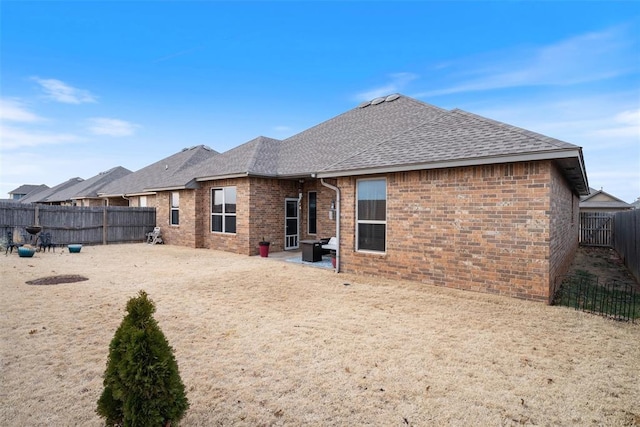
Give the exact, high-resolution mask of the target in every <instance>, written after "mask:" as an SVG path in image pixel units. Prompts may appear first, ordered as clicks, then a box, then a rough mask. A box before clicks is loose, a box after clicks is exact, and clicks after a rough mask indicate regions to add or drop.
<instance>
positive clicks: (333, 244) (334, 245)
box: [322, 237, 338, 251]
mask: <svg viewBox="0 0 640 427" xmlns="http://www.w3.org/2000/svg"><path fill="white" fill-rule="evenodd" d="M322 249H328V250H330V251H336V250H338V239H336V238H335V237H332V238H330V239H329V241H328V242H327V244H326V245H322Z"/></svg>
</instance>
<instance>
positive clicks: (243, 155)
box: [188, 136, 281, 178]
mask: <svg viewBox="0 0 640 427" xmlns="http://www.w3.org/2000/svg"><path fill="white" fill-rule="evenodd" d="M280 144H281V141H280V140H277V139H273V138H267V137H265V136H259V137H257V138H255V139H252V140H251V141H248V142H245V143H244V144H242V145H239V146H238V147H235V148H232V149H231V150H229V151H225V152H224V153H222V154H220V155H218V156H215V157H212V158H210V159H208V160H207V161H205V162H202V163H200V164H198V165H197V166H195V167H194V168H191V169H190V170H189V171H188V173H190V174H192V176H195V177H197V178H206V177H212V176H216V177H220V176H229V175H257V176H275V174H276V171H277V167H278V158H279V153H280Z"/></svg>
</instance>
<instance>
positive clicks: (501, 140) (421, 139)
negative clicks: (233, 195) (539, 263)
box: [189, 94, 588, 194]
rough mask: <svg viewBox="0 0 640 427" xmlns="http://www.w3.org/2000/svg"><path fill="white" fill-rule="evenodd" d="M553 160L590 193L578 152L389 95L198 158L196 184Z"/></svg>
mask: <svg viewBox="0 0 640 427" xmlns="http://www.w3.org/2000/svg"><path fill="white" fill-rule="evenodd" d="M543 159H551V160H555V161H556V162H557V163H558V164H559V166H560V167H561V169H562V171H563V173H564V174H565V176H566V177H567V178H568V179H569V181H570V182H571V184H572V187H573V188H574V190H575V191H576V192H577V193H578V194H587V192H588V182H587V176H586V169H585V165H584V159H583V156H582V149H581V148H580V147H578V146H576V145H573V144H569V143H567V142H563V141H560V140H557V139H554V138H550V137H547V136H544V135H541V134H538V133H535V132H531V131H528V130H525V129H521V128H518V127H515V126H511V125H508V124H505V123H500V122H497V121H494V120H491V119H487V118H485V117H481V116H478V115H476V114H472V113H468V112H465V111H462V110H459V109H455V110H452V111H448V110H444V109H441V108H438V107H434V106H432V105H429V104H426V103H424V102H421V101H418V100H416V99H413V98H409V97H406V96H402V95H398V94H394V95H390V96H388V97H381V98H376V99H374V100H373V101H371V102H365V103H362V104H360V105H359V106H358V107H356V108H354V109H352V110H349V111H347V112H345V113H343V114H341V115H339V116H336V117H334V118H332V119H330V120H327V121H325V122H323V123H320V124H319V125H317V126H314V127H312V128H310V129H307V130H305V131H303V132H301V133H298V134H296V135H294V136H292V137H290V138H287V139H285V140H283V141H280V142H278V141H277V140H272V139H269V138H265V137H260V138H257V139H255V140H252V141H249V142H247V143H246V144H243V145H241V146H240V147H236V148H235V149H233V150H229V151H227V152H225V153H222V154H220V155H219V156H216V157H215V158H213V159H211V160H209V161H207V162H203V163H202V164H200V165H199V166H198V167H197V168H195V169H194V170H191V171H189V173H193V174H194V175H195V177H196V178H197V180H198V181H204V180H209V179H218V178H222V177H225V176H229V175H233V174H234V173H237V174H241V175H245V176H246V175H254V176H277V177H295V176H300V177H302V176H308V175H310V174H311V175H316V176H318V177H337V176H347V175H363V174H372V173H384V172H392V171H407V170H421V169H434V168H443V167H455V166H469V165H481V164H493V163H506V162H515V161H534V160H543Z"/></svg>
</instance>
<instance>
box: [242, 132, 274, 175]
mask: <svg viewBox="0 0 640 427" xmlns="http://www.w3.org/2000/svg"><path fill="white" fill-rule="evenodd" d="M252 141H256V143H255V145H256V146H255V149H254V150H253V152H252V153H251V157H249V161H248V162H247V170H246V172H250V171H252V170H253V169H254V168H255V167H256V164H257V163H258V159H259V156H260V150H261V148H262V147H263V146H264V145H265V144H266V143H268V142H270V141H276V142H279V140H276V139H273V138H269V137H268V136H263V135H260V136H257V137H255V138H254V139H253V140H252ZM277 157H278V158H279V157H280V152H279V151H278V154H277Z"/></svg>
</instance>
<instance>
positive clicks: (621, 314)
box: [554, 270, 640, 322]
mask: <svg viewBox="0 0 640 427" xmlns="http://www.w3.org/2000/svg"><path fill="white" fill-rule="evenodd" d="M554 304H555V305H563V306H566V307H573V308H575V309H576V310H582V311H587V312H590V313H595V314H600V315H603V316H606V317H611V318H614V319H616V320H631V321H634V322H635V319H639V318H640V293H638V292H637V291H636V290H635V289H634V288H633V286H631V285H627V284H623V283H620V282H618V281H615V280H614V281H611V282H608V283H604V284H601V283H598V277H597V276H595V275H594V274H592V273H589V272H588V271H585V270H577V271H576V272H575V274H573V275H571V276H565V277H564V278H563V280H562V282H561V284H560V287H559V288H558V290H557V291H556V295H555V297H554Z"/></svg>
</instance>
